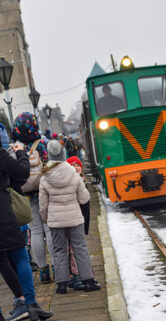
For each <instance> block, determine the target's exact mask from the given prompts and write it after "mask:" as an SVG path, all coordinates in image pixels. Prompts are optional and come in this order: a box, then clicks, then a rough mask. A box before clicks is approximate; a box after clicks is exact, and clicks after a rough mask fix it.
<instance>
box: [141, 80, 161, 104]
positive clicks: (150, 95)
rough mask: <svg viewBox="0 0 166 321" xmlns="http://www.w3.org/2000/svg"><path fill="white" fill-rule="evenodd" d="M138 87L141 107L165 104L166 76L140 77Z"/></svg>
mask: <svg viewBox="0 0 166 321" xmlns="http://www.w3.org/2000/svg"><path fill="white" fill-rule="evenodd" d="M138 89H139V94H140V99H141V104H142V106H143V107H148V106H162V105H164V106H165V105H166V76H165V75H161V76H153V77H141V78H140V79H139V80H138Z"/></svg>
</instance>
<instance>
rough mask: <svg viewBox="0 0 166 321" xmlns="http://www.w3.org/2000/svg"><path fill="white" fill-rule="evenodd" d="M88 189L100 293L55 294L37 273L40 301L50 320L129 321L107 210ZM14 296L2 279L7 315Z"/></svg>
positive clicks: (0, 303) (1, 297)
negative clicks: (50, 313) (48, 313)
mask: <svg viewBox="0 0 166 321" xmlns="http://www.w3.org/2000/svg"><path fill="white" fill-rule="evenodd" d="M88 189H89V192H90V194H91V201H90V207H91V219H90V230H89V235H88V236H86V239H87V244H88V249H89V253H90V257H91V262H92V265H93V270H94V273H95V277H96V279H97V280H98V281H99V283H100V284H101V290H99V291H94V292H84V291H75V290H73V289H70V288H68V292H67V294H64V295H62V294H56V293H55V284H54V282H53V280H52V282H51V283H49V284H45V285H41V283H40V280H39V272H38V271H37V272H35V273H34V282H35V291H36V297H37V301H38V303H39V304H40V305H41V306H42V307H43V308H45V309H47V310H51V311H52V312H53V313H54V316H53V317H52V318H50V319H49V320H50V321H51V320H52V321H54V320H55V321H56V320H57V321H65V320H66V321H67V320H70V321H128V320H129V318H128V313H127V308H126V303H125V299H124V296H123V291H122V285H121V280H120V277H119V272H118V267H117V264H116V257H115V254H114V250H113V248H112V242H111V239H110V236H109V232H108V227H107V219H106V212H105V208H104V205H103V204H102V199H101V196H100V194H99V193H98V192H97V189H96V188H95V187H94V186H93V185H91V186H89V188H88ZM50 265H51V264H50ZM12 297H13V295H12V293H11V291H10V290H9V288H8V287H7V285H6V284H5V283H4V281H3V280H2V278H1V276H0V306H1V307H2V310H3V313H4V315H6V314H7V313H8V312H9V311H10V310H11V308H12Z"/></svg>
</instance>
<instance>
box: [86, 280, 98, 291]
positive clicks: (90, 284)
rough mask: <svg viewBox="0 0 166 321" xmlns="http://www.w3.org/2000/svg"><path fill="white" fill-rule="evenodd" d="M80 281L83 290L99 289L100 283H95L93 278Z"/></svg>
mask: <svg viewBox="0 0 166 321" xmlns="http://www.w3.org/2000/svg"><path fill="white" fill-rule="evenodd" d="M82 283H83V284H84V285H85V289H84V291H85V292H90V291H97V290H100V289H101V286H100V284H98V283H96V282H95V280H94V279H89V280H84V281H82Z"/></svg>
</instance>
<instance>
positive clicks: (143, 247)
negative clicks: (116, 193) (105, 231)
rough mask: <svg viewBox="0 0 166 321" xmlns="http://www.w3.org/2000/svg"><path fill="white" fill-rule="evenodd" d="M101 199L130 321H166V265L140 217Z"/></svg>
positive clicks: (106, 199) (105, 199)
mask: <svg viewBox="0 0 166 321" xmlns="http://www.w3.org/2000/svg"><path fill="white" fill-rule="evenodd" d="M102 197H103V201H104V203H105V205H106V210H107V221H108V226H109V231H110V236H111V239H112V242H113V246H114V250H115V252H116V256H117V262H118V265H119V271H120V275H121V280H122V284H123V289H124V295H125V298H126V302H127V307H128V313H129V316H130V320H131V321H165V320H166V276H165V278H164V275H165V271H166V269H165V266H166V264H165V263H164V262H161V261H160V258H159V254H158V253H157V252H156V250H155V249H154V245H153V243H152V240H151V238H150V236H149V234H148V232H147V231H146V229H145V228H143V226H142V223H141V222H140V221H139V220H138V218H136V217H135V215H134V214H133V213H132V212H128V213H127V212H126V211H123V213H122V212H120V209H119V208H118V206H117V205H114V204H112V203H111V202H110V201H109V199H108V198H105V196H104V195H102ZM164 283H165V284H164Z"/></svg>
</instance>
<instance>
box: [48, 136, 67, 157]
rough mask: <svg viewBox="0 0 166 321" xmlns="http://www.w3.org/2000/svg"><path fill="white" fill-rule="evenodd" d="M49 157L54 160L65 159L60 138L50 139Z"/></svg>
mask: <svg viewBox="0 0 166 321" xmlns="http://www.w3.org/2000/svg"><path fill="white" fill-rule="evenodd" d="M47 151H48V159H49V160H52V161H64V151H63V147H62V145H61V144H60V143H59V142H58V140H50V141H49V142H48V144H47Z"/></svg>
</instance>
